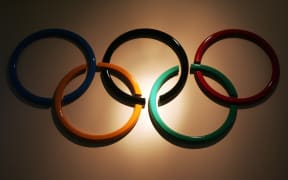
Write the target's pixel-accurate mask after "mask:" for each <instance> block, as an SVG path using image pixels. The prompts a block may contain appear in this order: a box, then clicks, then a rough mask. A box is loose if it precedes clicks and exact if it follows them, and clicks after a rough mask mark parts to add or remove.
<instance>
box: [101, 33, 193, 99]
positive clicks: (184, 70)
mask: <svg viewBox="0 0 288 180" xmlns="http://www.w3.org/2000/svg"><path fill="white" fill-rule="evenodd" d="M137 38H151V39H155V40H158V41H160V42H163V43H164V44H166V45H168V46H169V47H170V48H171V49H172V50H173V51H174V52H175V53H176V55H177V57H178V59H179V61H180V67H181V74H180V78H179V80H178V82H177V83H176V84H175V86H174V87H173V88H172V89H170V90H169V91H168V92H166V93H165V94H163V95H161V96H160V99H159V104H160V105H163V104H166V103H168V102H169V101H170V100H172V99H173V98H175V97H176V96H177V95H178V94H179V93H180V91H181V90H182V89H183V87H184V85H185V82H186V80H187V77H188V74H189V63H188V58H187V56H186V53H185V51H184V49H183V48H182V46H181V45H180V43H179V42H178V41H177V40H176V39H175V38H173V37H172V36H170V35H169V34H166V33H164V32H162V31H159V30H154V29H135V30H132V31H128V32H126V33H124V34H122V35H120V36H119V37H118V38H116V39H115V40H114V41H113V42H112V43H111V44H110V46H109V47H108V49H107V51H106V53H105V54H104V57H103V60H102V61H103V62H107V63H109V62H110V60H111V56H112V54H113V52H114V51H115V50H116V49H117V48H118V47H119V46H120V45H121V44H123V43H125V42H126V41H129V40H132V39H137ZM101 78H102V81H103V82H105V83H106V84H107V88H109V89H110V91H111V92H113V93H115V94H117V96H118V97H119V99H122V100H123V101H126V102H129V103H130V104H142V105H144V104H145V99H144V98H141V97H137V96H131V95H128V94H127V93H125V92H124V91H122V90H121V89H119V88H118V87H117V86H116V84H115V83H114V82H113V80H112V78H111V77H110V72H109V70H106V71H102V73H101Z"/></svg>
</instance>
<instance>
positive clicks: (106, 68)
mask: <svg viewBox="0 0 288 180" xmlns="http://www.w3.org/2000/svg"><path fill="white" fill-rule="evenodd" d="M49 37H60V38H64V39H67V40H69V41H72V42H73V43H74V44H76V45H77V46H78V47H79V48H80V49H81V50H82V52H83V53H84V55H85V57H86V61H87V64H86V65H81V66H79V67H76V68H75V69H73V70H72V71H70V72H69V73H68V74H67V75H66V76H65V77H64V78H63V79H62V80H61V81H60V83H59V85H58V86H57V89H56V90H55V93H54V97H53V99H52V98H46V97H41V96H36V95H34V94H33V93H31V92H30V91H28V90H27V89H25V88H24V87H23V85H22V84H21V83H20V81H19V79H18V75H17V63H18V59H19V56H20V54H21V52H22V51H23V50H24V49H25V48H26V47H27V46H28V45H29V44H31V43H33V42H34V41H36V40H39V39H43V38H49ZM231 37H236V38H241V39H246V40H249V41H252V42H254V43H256V44H257V45H258V46H260V47H261V48H262V49H263V50H264V51H265V53H267V54H268V56H269V58H270V61H271V63H272V76H271V79H270V81H269V82H268V84H267V85H266V87H265V88H264V89H263V90H262V91H260V92H259V93H258V94H256V95H254V96H251V97H248V98H238V97H237V92H236V90H235V88H234V86H233V84H232V83H231V81H230V80H229V79H228V78H227V77H226V76H225V75H223V74H222V73H221V72H219V71H218V70H216V69H214V68H212V67H209V66H206V65H202V64H201V59H202V56H203V54H204V53H205V51H206V50H207V49H208V48H209V47H210V46H211V45H212V44H214V43H216V42H218V41H220V40H222V39H225V38H231ZM136 38H152V39H156V40H159V41H161V42H163V43H165V44H166V45H168V46H169V47H170V48H171V49H172V50H173V51H174V52H175V53H176V55H177V57H178V59H179V61H180V66H175V67H172V68H171V69H169V70H167V71H165V72H164V73H163V74H162V75H160V76H159V78H157V80H156V81H155V83H154V84H153V87H152V89H151V92H150V97H149V104H148V110H149V114H150V119H151V121H152V123H153V125H154V127H155V128H156V129H157V130H158V131H159V133H160V134H161V135H162V136H163V137H164V138H166V139H167V140H169V141H170V142H172V143H174V144H176V145H180V146H185V147H188V146H189V147H190V146H191V147H192V146H194V145H196V146H206V145H207V144H208V145H209V144H212V143H214V142H217V141H218V140H220V139H222V138H223V137H224V136H225V135H226V134H227V133H228V132H229V130H230V129H231V127H232V126H233V124H234V122H235V119H236V114H237V109H238V107H239V106H241V107H251V106H250V105H251V104H252V103H253V104H254V103H259V102H260V100H262V99H263V98H266V97H268V95H270V94H271V93H272V91H273V90H274V89H275V88H276V86H277V84H278V81H279V76H280V68H279V62H278V58H277V55H276V53H275V52H274V50H273V49H272V47H271V46H270V45H269V44H268V43H267V42H266V41H265V40H264V39H263V38H261V37H259V36H258V35H256V34H254V33H251V32H248V31H244V30H238V29H228V30H223V31H219V32H217V33H214V34H212V35H211V36H209V37H208V38H207V39H205V41H203V42H202V44H201V45H200V46H199V48H198V50H197V52H196V55H195V60H194V64H191V65H190V73H191V74H195V79H196V81H197V82H198V85H199V87H200V89H201V90H202V91H204V93H205V94H206V95H208V96H209V97H210V98H211V99H213V100H217V103H219V102H220V104H221V105H222V104H225V105H226V106H227V107H229V113H228V116H227V118H226V120H225V122H224V123H223V124H222V125H221V126H220V127H219V128H218V129H216V130H215V131H214V132H212V133H210V134H207V135H203V136H188V135H184V134H181V133H179V132H176V131H175V130H173V128H170V127H168V126H167V125H166V124H165V122H164V121H163V120H162V119H161V117H160V114H159V112H158V106H161V105H164V104H165V103H168V102H169V101H171V100H172V99H173V98H174V97H176V96H177V95H178V94H179V93H180V92H181V90H182V89H183V87H184V85H185V82H186V80H187V77H188V74H189V63H188V59H187V57H186V53H185V51H184V50H183V48H182V47H181V45H180V43H179V42H178V41H177V40H175V39H174V38H173V37H172V36H170V35H168V34H166V33H164V32H161V31H158V30H154V29H136V30H132V31H129V32H126V33H124V34H122V35H121V36H119V37H118V38H116V39H115V40H114V41H113V42H112V43H111V45H110V46H109V47H108V49H107V51H106V53H105V55H104V57H103V61H102V62H101V63H98V64H97V65H96V60H95V56H94V52H93V50H92V48H91V47H90V45H89V44H88V43H87V42H86V41H85V40H84V39H83V38H82V37H80V36H79V35H77V34H75V33H73V32H71V31H67V30H63V29H47V30H42V31H39V32H36V33H33V34H31V35H30V36H28V37H27V38H25V39H24V40H23V41H21V42H20V44H19V45H18V46H17V47H16V49H15V51H14V52H13V54H12V56H11V60H10V62H9V75H10V79H11V84H12V86H13V87H14V88H15V90H16V91H17V92H18V93H19V94H20V96H21V97H24V98H25V99H26V100H27V101H29V102H33V103H36V104H38V105H39V104H40V105H46V106H50V105H51V106H52V108H53V109H54V111H55V113H56V116H57V119H58V121H59V123H60V124H61V125H63V127H64V128H65V129H66V130H67V131H68V132H70V133H71V134H72V135H74V136H76V137H79V138H80V139H83V140H88V141H93V142H100V143H105V142H115V141H116V140H119V139H121V138H122V137H124V136H125V135H127V134H128V133H129V132H130V131H131V130H132V128H133V127H134V126H135V124H136V122H137V120H138V117H139V115H140V112H141V108H143V107H144V105H145V98H142V97H141V90H140V88H139V85H138V84H137V83H136V81H135V80H134V79H133V77H132V75H131V74H129V73H128V72H127V71H126V70H124V69H123V68H121V67H120V66H117V65H114V64H111V63H110V59H111V56H112V54H113V52H114V51H115V50H116V49H117V48H118V47H119V46H120V45H121V44H123V43H125V42H126V41H129V40H132V39H136ZM85 71H87V73H86V78H85V80H84V81H83V83H82V84H81V85H80V87H79V88H78V89H76V90H75V91H73V92H72V93H70V94H68V95H66V96H64V98H63V91H64V89H65V86H66V85H67V84H68V83H69V82H70V81H71V80H72V79H74V78H75V77H77V76H78V75H80V74H82V73H84V72H85ZM96 71H98V72H101V79H102V82H103V85H104V87H105V88H106V90H107V91H108V92H109V93H110V95H112V96H113V97H114V98H116V99H117V100H119V101H120V102H122V103H124V104H125V105H130V106H133V107H134V111H133V113H132V115H131V117H130V119H129V120H128V122H127V123H126V124H125V125H124V126H123V127H121V128H119V129H118V130H116V131H114V132H111V133H107V134H103V135H96V134H90V133H87V132H84V131H82V130H80V129H78V128H77V127H75V126H74V125H73V124H72V123H70V121H69V120H68V119H67V117H65V115H64V113H63V110H62V105H65V104H68V103H69V102H72V101H73V100H75V99H76V98H78V97H79V96H81V95H82V94H83V93H84V92H85V91H86V90H87V88H88V87H89V85H90V84H91V81H92V80H93V77H94V74H95V72H96ZM179 71H181V73H180V78H179V80H178V81H177V83H176V85H175V86H174V87H173V88H172V89H170V91H168V92H167V93H165V94H163V95H160V98H159V102H158V104H157V94H158V91H159V89H160V88H161V86H162V85H163V84H164V83H165V82H166V81H167V80H169V79H170V78H172V77H174V76H176V74H177V73H178V72H179ZM111 74H112V75H115V74H116V75H119V76H120V80H122V81H123V82H124V83H125V84H126V85H127V86H128V88H129V90H130V92H131V95H129V94H127V93H125V92H124V91H122V90H120V89H119V88H118V87H117V86H116V84H115V83H114V82H113V81H112V79H111V77H110V75H111ZM204 75H206V76H209V77H210V78H213V79H214V80H216V81H217V82H218V83H220V84H221V85H222V86H223V87H224V89H225V90H226V91H227V93H228V95H229V96H224V95H222V94H220V93H218V92H216V91H215V90H214V89H213V88H212V87H210V86H209V85H208V83H207V82H206V81H205V80H204ZM52 100H53V101H52ZM245 105H247V106H245Z"/></svg>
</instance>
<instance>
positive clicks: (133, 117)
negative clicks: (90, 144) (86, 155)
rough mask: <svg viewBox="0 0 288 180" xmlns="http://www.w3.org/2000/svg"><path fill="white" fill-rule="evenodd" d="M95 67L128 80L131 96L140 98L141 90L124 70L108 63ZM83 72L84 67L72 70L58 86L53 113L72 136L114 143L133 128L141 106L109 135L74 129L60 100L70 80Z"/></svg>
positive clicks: (135, 106)
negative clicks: (115, 73) (107, 70)
mask: <svg viewBox="0 0 288 180" xmlns="http://www.w3.org/2000/svg"><path fill="white" fill-rule="evenodd" d="M96 66H97V69H110V70H113V71H115V72H117V73H120V75H122V76H123V77H124V78H126V79H127V80H128V83H129V85H131V87H132V88H133V92H132V94H133V95H137V96H141V90H140V88H139V85H138V84H137V83H136V81H135V80H134V79H133V77H132V76H131V75H130V73H129V72H127V71H126V70H125V69H123V68H121V67H119V66H116V65H113V64H110V63H103V62H101V63H98V64H97V65H96ZM85 71H86V65H81V66H78V67H76V68H74V69H73V70H72V71H70V72H69V73H68V74H67V75H66V76H65V77H64V78H63V79H62V80H61V81H60V83H59V84H58V87H57V89H56V91H55V95H54V101H53V106H54V109H55V113H56V116H57V118H58V120H59V121H60V123H61V124H62V125H64V127H65V128H66V129H67V130H68V131H69V132H71V133H72V134H74V135H76V136H78V137H80V138H83V139H87V140H92V141H94V142H110V141H115V140H118V139H120V138H122V137H124V136H125V135H126V134H128V133H129V132H130V130H132V128H133V127H134V126H135V124H136V122H137V120H138V118H139V115H140V112H141V109H142V105H140V104H135V105H134V110H133V113H132V115H131V117H130V119H129V120H128V122H127V123H126V124H125V125H124V126H122V127H121V128H120V129H118V130H116V131H113V132H111V133H107V134H101V135H96V134H90V133H87V132H84V131H81V130H80V129H78V128H76V127H75V126H74V125H73V124H71V123H70V121H69V120H68V119H67V117H65V115H64V113H63V110H62V99H63V94H64V89H65V87H66V86H67V84H68V83H69V82H70V81H71V80H72V79H74V78H76V77H77V76H79V75H80V74H83V73H84V72H85Z"/></svg>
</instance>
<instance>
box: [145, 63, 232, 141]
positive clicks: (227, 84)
mask: <svg viewBox="0 0 288 180" xmlns="http://www.w3.org/2000/svg"><path fill="white" fill-rule="evenodd" d="M178 71H179V68H178V66H174V67H172V68H170V69H168V70H167V71H166V72H164V73H163V74H161V75H160V76H159V77H158V79H157V80H156V81H155V83H154V85H153V86H152V90H151V93H150V97H149V106H148V107H149V114H150V116H151V120H152V122H153V124H154V126H155V127H156V129H157V130H158V131H160V133H163V134H164V137H167V139H168V140H170V139H171V140H172V142H175V143H179V144H181V145H187V146H191V145H198V144H207V143H209V142H211V141H215V140H217V139H220V138H221V137H222V136H224V135H225V134H226V133H227V132H228V131H229V130H230V128H231V127H232V125H233V124H234V121H235V118H236V114H237V106H235V105H230V106H229V107H230V111H229V114H228V117H227V119H226V121H225V122H224V124H223V125H222V126H221V127H220V128H218V129H217V130H216V131H214V132H212V133H210V134H208V135H204V136H187V135H183V134H180V133H178V132H176V131H175V130H173V129H171V128H169V127H168V126H167V125H166V124H165V123H164V121H163V120H162V118H161V117H160V115H159V112H158V110H157V103H156V97H157V93H158V91H159V89H160V88H161V86H162V85H164V83H165V82H166V81H167V80H169V79H170V78H172V77H174V76H176V75H177V73H178ZM194 71H196V72H197V71H201V72H203V73H205V74H208V75H209V77H213V79H215V80H216V81H217V82H219V83H221V85H223V87H224V88H225V89H226V91H227V92H228V94H229V95H230V96H232V97H237V92H236V90H235V88H234V86H233V85H232V83H231V81H230V80H229V79H228V78H227V77H226V76H224V75H223V74H222V73H220V72H219V71H217V70H216V69H213V68H211V67H209V66H205V65H198V64H192V65H191V66H190V72H191V73H194Z"/></svg>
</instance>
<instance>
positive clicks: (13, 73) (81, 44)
mask: <svg viewBox="0 0 288 180" xmlns="http://www.w3.org/2000/svg"><path fill="white" fill-rule="evenodd" d="M50 37H58V38H63V39H66V40H68V41H71V42H72V43H74V44H75V45H76V46H77V47H78V48H80V49H81V50H82V52H83V53H84V55H85V58H86V61H87V67H88V68H87V75H86V78H85V80H84V81H83V83H82V84H81V85H80V86H79V87H78V88H77V89H76V90H74V91H73V92H71V93H70V94H68V95H66V96H65V97H64V100H63V101H64V103H65V104H67V103H70V102H72V101H74V100H75V99H77V98H78V97H80V96H81V95H82V94H83V93H84V92H85V91H86V89H87V88H88V87H89V85H90V83H91V81H92V80H93V78H94V73H95V62H96V58H95V56H94V52H93V50H92V48H91V47H90V45H89V44H88V42H86V40H85V39H83V38H82V37H81V36H79V35H77V34H76V33H74V32H71V31H68V30H64V29H45V30H42V31H38V32H36V33H33V34H31V35H30V36H28V37H26V38H25V39H24V40H23V41H21V42H20V43H19V45H18V46H17V47H16V49H15V50H14V52H13V54H12V56H11V59H10V62H9V73H10V79H11V83H12V85H13V86H14V87H15V90H16V91H17V92H18V93H19V94H20V95H21V97H23V98H25V99H26V100H28V101H29V102H32V103H35V104H37V105H44V106H48V105H50V104H51V102H52V98H47V97H41V96H37V95H34V94H33V93H31V92H30V91H29V90H27V89H26V88H25V87H24V86H23V85H22V84H21V82H20V80H19V78H18V74H17V64H18V60H19V56H20V54H21V53H22V51H23V50H24V49H25V48H26V47H27V46H28V45H30V44H31V43H33V42H34V41H37V40H40V39H43V38H50Z"/></svg>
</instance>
